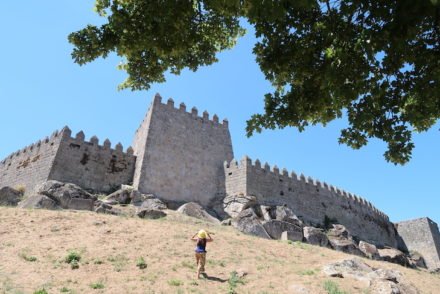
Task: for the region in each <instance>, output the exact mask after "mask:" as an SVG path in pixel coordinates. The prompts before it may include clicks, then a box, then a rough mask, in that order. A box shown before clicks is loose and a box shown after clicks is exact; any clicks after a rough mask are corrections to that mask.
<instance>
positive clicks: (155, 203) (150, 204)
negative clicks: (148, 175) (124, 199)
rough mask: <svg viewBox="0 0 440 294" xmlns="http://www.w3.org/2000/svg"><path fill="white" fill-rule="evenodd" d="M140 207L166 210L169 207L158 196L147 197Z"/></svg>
mask: <svg viewBox="0 0 440 294" xmlns="http://www.w3.org/2000/svg"><path fill="white" fill-rule="evenodd" d="M140 209H156V210H164V209H167V206H166V205H165V203H163V202H162V201H161V200H160V199H158V198H147V199H145V200H144V202H142V204H141V205H140Z"/></svg>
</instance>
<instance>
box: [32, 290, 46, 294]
mask: <svg viewBox="0 0 440 294" xmlns="http://www.w3.org/2000/svg"><path fill="white" fill-rule="evenodd" d="M34 294H49V293H47V291H46V289H40V290H37V291H35V292H34Z"/></svg>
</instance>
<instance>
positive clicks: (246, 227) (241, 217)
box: [232, 208, 270, 239]
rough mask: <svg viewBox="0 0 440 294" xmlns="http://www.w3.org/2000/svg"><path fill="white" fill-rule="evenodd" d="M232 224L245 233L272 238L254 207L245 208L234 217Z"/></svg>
mask: <svg viewBox="0 0 440 294" xmlns="http://www.w3.org/2000/svg"><path fill="white" fill-rule="evenodd" d="M232 226H233V227H235V228H236V229H237V230H239V231H240V232H243V233H245V234H248V235H254V236H258V237H261V238H265V239H270V236H269V235H268V234H267V232H266V230H265V229H264V227H263V225H262V224H261V223H260V221H259V219H258V216H257V215H256V214H255V212H254V210H253V209H252V208H248V209H245V210H243V211H242V212H240V213H239V214H238V215H237V216H236V217H235V218H233V219H232Z"/></svg>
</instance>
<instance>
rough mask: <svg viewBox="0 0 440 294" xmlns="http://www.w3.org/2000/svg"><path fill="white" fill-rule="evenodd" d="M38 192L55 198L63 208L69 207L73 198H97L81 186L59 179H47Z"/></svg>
mask: <svg viewBox="0 0 440 294" xmlns="http://www.w3.org/2000/svg"><path fill="white" fill-rule="evenodd" d="M37 191H38V194H41V195H45V196H47V197H49V198H51V199H52V200H54V201H55V202H56V203H57V205H59V206H60V207H61V208H65V209H67V208H69V203H70V201H71V199H74V198H79V199H91V200H95V199H96V198H95V197H94V196H92V195H91V194H90V193H88V192H86V191H84V190H83V189H82V188H81V187H79V186H77V185H75V184H71V183H62V182H58V181H47V182H44V183H43V184H41V185H40V186H39V187H38V190H37Z"/></svg>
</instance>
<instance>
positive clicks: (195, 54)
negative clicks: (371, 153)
mask: <svg viewBox="0 0 440 294" xmlns="http://www.w3.org/2000/svg"><path fill="white" fill-rule="evenodd" d="M95 9H96V12H97V13H99V14H100V15H101V16H102V17H104V18H106V22H105V23H104V24H103V25H101V26H94V25H87V26H86V27H85V28H83V29H81V30H79V31H77V32H73V33H71V34H70V35H69V37H68V39H69V41H70V42H71V43H72V44H73V45H74V49H73V52H72V57H73V59H74V61H75V62H76V63H78V64H80V65H83V64H86V63H88V62H91V61H93V60H95V59H96V58H98V57H104V58H105V57H106V56H107V55H108V54H109V53H112V52H115V53H116V54H117V55H118V56H120V57H121V58H122V62H121V64H120V65H119V68H120V69H122V70H124V71H126V72H127V74H128V78H127V79H126V80H125V81H124V82H123V83H122V84H120V86H119V87H120V88H121V89H124V88H130V89H132V90H144V89H148V88H149V87H150V85H151V83H155V82H164V81H165V75H164V74H165V73H166V72H171V73H173V74H179V73H180V72H181V70H182V69H184V68H188V69H190V70H193V71H196V70H197V69H198V67H199V66H204V65H210V64H213V63H214V62H216V61H217V58H216V53H218V52H220V51H222V50H226V49H228V48H232V47H233V46H234V45H235V43H236V41H237V39H238V38H239V37H241V36H242V35H243V34H244V33H245V30H244V28H243V27H241V25H240V20H243V19H244V20H246V21H247V22H248V23H249V24H250V25H252V26H253V27H254V28H255V34H256V37H257V42H256V44H255V47H254V50H253V52H254V54H255V55H256V60H257V62H258V64H259V65H260V68H261V70H262V72H263V73H264V75H265V77H266V79H268V80H269V81H270V82H271V83H272V85H273V92H272V93H267V94H266V95H265V97H264V101H265V111H264V113H262V114H255V115H253V116H252V117H251V118H250V119H249V120H248V122H247V129H246V130H247V134H248V136H251V135H252V134H253V133H254V132H261V131H262V129H265V128H266V129H275V128H284V127H289V126H290V127H295V128H297V129H298V130H300V131H303V130H305V128H306V127H307V126H309V125H315V124H319V123H320V124H323V125H326V124H327V123H329V122H330V121H332V120H334V119H336V118H340V117H342V116H343V115H346V116H347V118H348V123H349V124H348V127H347V128H345V129H343V130H341V135H340V138H339V142H340V143H344V144H347V145H348V146H350V147H352V148H355V149H358V148H361V147H362V146H364V145H366V144H367V143H368V140H369V139H371V138H378V139H381V140H383V141H384V142H386V143H387V144H388V150H387V151H386V152H385V154H384V156H385V158H386V160H387V161H391V162H393V163H395V164H405V163H406V162H408V161H409V160H410V158H411V152H412V149H413V147H414V143H413V142H412V134H413V133H414V132H422V131H426V130H428V129H429V128H430V127H432V126H433V125H434V124H435V123H436V122H437V120H438V119H439V118H440V0H419V1H414V0H388V1H379V0H347V1H343V0H332V1H330V0H319V1H317V0H280V1H256V0H193V1H171V0H152V1H147V0H96V3H95Z"/></svg>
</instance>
